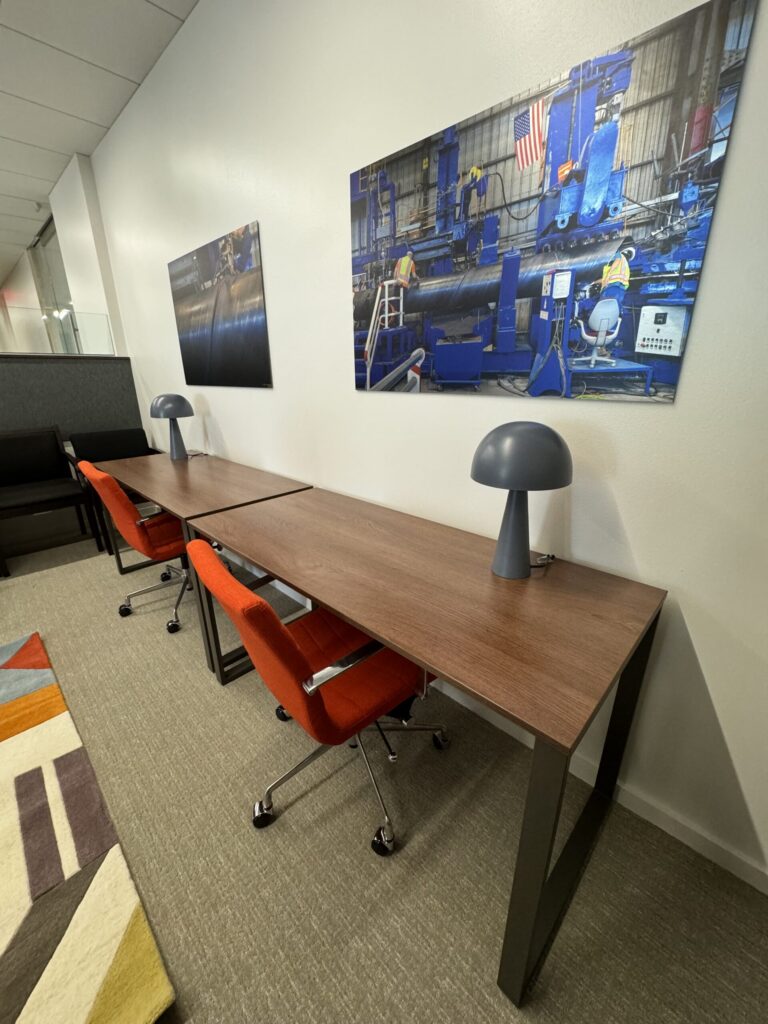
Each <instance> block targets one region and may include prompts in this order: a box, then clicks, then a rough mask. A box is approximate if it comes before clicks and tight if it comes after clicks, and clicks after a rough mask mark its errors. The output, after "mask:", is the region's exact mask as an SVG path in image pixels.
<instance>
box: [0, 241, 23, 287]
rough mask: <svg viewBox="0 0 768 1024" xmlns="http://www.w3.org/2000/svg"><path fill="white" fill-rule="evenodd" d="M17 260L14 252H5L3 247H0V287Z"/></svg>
mask: <svg viewBox="0 0 768 1024" xmlns="http://www.w3.org/2000/svg"><path fill="white" fill-rule="evenodd" d="M18 262H19V257H18V255H17V254H16V253H13V254H7V253H6V252H5V250H4V249H0V287H2V282H4V281H5V279H6V278H7V277H8V275H9V274H10V272H11V271H12V270H13V268H14V267H15V266H16V264H17V263H18Z"/></svg>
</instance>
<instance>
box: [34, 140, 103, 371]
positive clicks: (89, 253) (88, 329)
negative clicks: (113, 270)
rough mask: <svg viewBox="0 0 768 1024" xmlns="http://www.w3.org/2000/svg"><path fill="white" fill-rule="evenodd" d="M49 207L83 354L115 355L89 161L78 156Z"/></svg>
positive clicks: (52, 196)
mask: <svg viewBox="0 0 768 1024" xmlns="http://www.w3.org/2000/svg"><path fill="white" fill-rule="evenodd" d="M49 202H50V204H51V213H52V214H53V220H54V223H55V224H56V234H57V237H58V240H59V246H60V248H61V258H62V260H63V261H64V270H65V271H66V274H67V284H68V285H69V294H70V296H71V298H72V305H73V306H74V309H75V314H76V316H77V324H78V330H79V335H80V348H81V350H82V351H83V352H84V353H101V354H109V355H111V354H112V353H113V352H114V346H113V344H112V331H111V329H110V320H109V311H110V310H109V305H108V302H107V288H108V284H109V276H110V272H109V269H108V260H105V258H104V252H105V247H104V246H103V243H101V239H100V238H99V235H100V233H101V234H103V232H100V216H101V215H100V212H99V211H98V199H97V197H96V191H95V185H94V183H93V173H92V171H91V162H90V160H89V159H88V157H87V156H82V155H81V154H79V153H76V154H75V155H74V156H73V157H72V159H71V160H70V162H69V164H68V165H67V167H66V168H65V170H64V173H63V174H62V176H61V177H60V178H59V180H58V181H57V182H56V184H55V185H54V187H53V190H52V191H51V194H50V196H49ZM94 222H96V223H94ZM100 245H101V246H102V248H101V250H100Z"/></svg>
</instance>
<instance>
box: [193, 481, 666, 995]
mask: <svg viewBox="0 0 768 1024" xmlns="http://www.w3.org/2000/svg"><path fill="white" fill-rule="evenodd" d="M191 525H192V532H193V533H195V534H197V535H201V536H203V537H207V538H208V539H210V540H216V541H219V542H220V543H221V544H223V545H224V546H225V547H226V548H229V549H230V550H231V551H234V552H236V553H237V554H239V555H240V556H242V557H243V558H244V559H246V560H247V561H250V562H253V563H254V564H256V565H258V566H260V567H261V568H262V569H265V570H266V571H267V572H269V573H270V574H272V575H273V576H275V577H276V578H278V579H280V580H283V581H284V582H285V583H287V584H289V585H290V586H291V587H293V588H294V589H296V590H298V591H299V592H301V593H303V594H306V595H307V596H308V597H310V598H312V599H313V600H314V601H316V602H318V603H319V604H321V605H323V606H325V607H327V608H329V609H331V610H332V611H334V612H335V613H336V614H337V615H340V616H341V617H342V618H344V619H346V620H347V621H349V622H352V623H354V624H355V625H356V626H359V627H360V628H361V629H362V630H364V631H365V632H367V633H369V634H370V635H371V636H373V637H375V638H376V639H378V640H380V641H381V642H382V643H384V644H386V645H387V646H388V647H392V648H393V649H394V650H397V651H399V652H400V653H401V654H403V655H405V656H406V657H407V658H410V659H411V660H412V661H414V662H417V663H418V664H420V665H423V666H424V667H425V668H428V669H429V670H431V671H432V672H434V673H435V674H436V675H438V676H440V677H441V678H443V679H446V680H448V681H450V682H451V683H453V684H454V685H456V686H458V687H460V688H461V689H462V690H465V691H466V692H467V693H470V694H471V695H472V696H474V697H476V698H478V699H479V700H482V701H483V702H484V703H486V704H488V705H489V706H490V707H492V708H493V709H494V710H495V711H497V712H499V714H501V715H504V716H505V717H507V718H509V719H511V720H512V721H514V722H516V723H517V724H518V725H520V726H522V727H523V728H525V729H527V730H529V731H530V732H532V733H533V734H534V735H535V737H536V741H535V745H534V755H533V766H532V770H531V779H530V783H529V789H528V796H527V799H526V808H525V814H524V820H523V827H522V832H521V838H520V848H519V851H518V859H517V865H516V869H515V877H514V882H513V887H512V895H511V899H510V909H509V915H508V918H507V928H506V935H505V940H504V948H503V952H502V958H501V965H500V970H499V985H500V986H501V988H502V989H503V990H504V992H505V993H506V994H507V995H508V996H509V997H510V998H511V999H512V1000H513V1001H514V1002H515V1003H517V1004H518V1005H519V1004H520V1003H521V1001H522V1000H523V997H524V995H525V992H526V990H527V988H528V986H529V985H530V984H532V982H533V980H534V979H535V976H536V974H537V973H538V969H539V967H540V965H541V963H542V962H543V959H544V957H545V955H546V952H547V951H548V949H549V945H550V944H551V942H552V940H553V938H554V936H555V933H556V930H557V927H558V925H559V922H560V920H561V919H562V916H563V914H564V913H565V910H566V909H567V906H568V903H569V902H570V898H571V896H572V894H573V892H574V891H575V888H576V885H577V884H578V880H579V877H580V875H581V872H582V871H583V869H584V867H585V865H586V863H587V861H588V859H589V855H590V853H591V849H592V846H593V844H594V842H595V840H596V838H597V835H598V833H599V829H600V826H601V824H602V822H603V820H604V818H605V814H606V813H607V811H608V809H609V807H610V805H611V802H612V798H613V793H614V788H615V784H616V780H617V777H618V771H619V767H620V764H621V758H622V755H623V752H624V748H625V745H626V740H627V737H628V734H629V729H630V726H631V723H632V717H633V714H634V709H635V704H636V701H637V697H638V694H639V690H640V685H641V683H642V678H643V673H644V670H645V665H646V662H647V659H648V654H649V651H650V647H651V643H652V639H653V633H654V630H655V627H656V622H657V619H658V615H659V611H660V609H661V605H662V603H663V601H664V598H665V596H666V594H665V591H663V590H658V589H656V588H654V587H648V586H645V585H643V584H641V583H634V582H632V581H630V580H626V579H622V578H621V577H619V576H612V575H610V574H608V573H604V572H599V571H597V570H595V569H588V568H586V567H585V566H580V565H576V564H574V563H572V562H566V561H559V560H556V561H555V562H553V563H552V564H550V565H549V566H547V567H546V568H543V569H534V570H533V571H532V575H531V577H530V579H527V580H504V579H501V578H499V577H497V576H494V575H493V573H492V572H491V568H490V566H491V560H492V557H493V550H494V541H493V540H489V539H488V538H485V537H478V536H476V535H475V534H471V533H466V532H464V531H462V530H455V529H452V528H451V527H448V526H442V525H440V524H438V523H432V522H429V521H428V520H425V519H418V518H416V517H414V516H409V515H405V514H403V513H401V512H395V511H393V510H391V509H386V508H382V507H380V506H377V505H372V504H369V503H367V502H363V501H357V500H355V499H353V498H347V497H344V496H343V495H340V494H335V493H332V492H329V491H323V490H318V489H313V490H307V491H302V492H301V493H296V494H290V495H287V496H285V497H283V498H281V500H280V501H279V502H267V503H264V504H261V505H247V506H244V507H242V508H237V509H232V510H230V511H228V512H222V513H218V514H215V515H210V516H205V517H203V518H201V519H196V520H195V521H194V522H193V523H192V524H191ZM212 618H213V616H209V621H210V620H211V619H212ZM214 628H215V622H214ZM216 642H217V641H216ZM223 657H224V658H225V659H226V658H229V659H230V660H229V665H230V666H233V659H232V655H229V656H228V655H224V656H223ZM247 665H248V663H247V662H246V663H244V666H245V667H246V668H247ZM233 667H234V666H233ZM240 668H241V670H242V668H243V666H240ZM617 682H618V684H619V685H618V688H617V693H616V700H615V703H614V708H613V712H612V717H611V722H610V726H609V730H608V734H607V736H606V740H605V746H604V751H603V756H602V760H601V763H600V769H599V772H598V777H597V782H596V784H595V788H594V790H593V793H592V795H591V797H590V799H589V801H588V803H587V805H586V807H585V809H584V812H583V813H582V816H581V818H580V819H579V822H578V824H577V826H576V828H575V829H574V832H573V834H572V836H571V838H570V839H569V840H568V842H567V843H566V846H565V848H564V850H563V853H562V854H561V855H560V858H559V859H558V861H557V863H556V864H555V865H554V867H553V869H552V872H551V874H549V866H550V861H551V856H552V847H553V843H554V839H555V833H556V830H557V823H558V820H559V816H560V804H561V799H562V794H563V789H564V786H565V781H566V777H567V774H568V765H569V762H570V758H571V755H572V753H573V751H574V749H575V747H576V746H577V744H578V742H579V740H580V739H581V737H582V736H583V735H584V732H585V730H586V729H587V727H588V725H589V723H590V722H591V721H592V719H593V718H594V716H595V714H596V713H597V711H598V709H599V708H600V706H601V705H602V704H603V702H604V700H605V699H606V697H607V696H608V694H609V693H610V691H611V689H612V688H613V686H614V684H615V683H617Z"/></svg>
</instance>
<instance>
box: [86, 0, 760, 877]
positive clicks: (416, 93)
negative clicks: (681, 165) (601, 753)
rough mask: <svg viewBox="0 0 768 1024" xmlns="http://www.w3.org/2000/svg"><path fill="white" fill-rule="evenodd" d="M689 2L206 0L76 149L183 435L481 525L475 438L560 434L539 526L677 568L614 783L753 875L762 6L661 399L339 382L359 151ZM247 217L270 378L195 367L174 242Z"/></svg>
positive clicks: (491, 529) (572, 544) (638, 561)
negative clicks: (677, 369) (700, 266)
mask: <svg viewBox="0 0 768 1024" xmlns="http://www.w3.org/2000/svg"><path fill="white" fill-rule="evenodd" d="M692 6H694V4H693V3H691V2H690V0H646V2H645V3H643V4H636V5H622V6H617V5H616V4H615V3H614V2H612V0H569V2H568V3H564V2H563V0H540V2H539V3H536V4H531V3H523V2H522V0H482V2H480V3H476V4H472V5H469V6H468V5H467V4H466V3H464V2H460V0H422V2H420V3H417V4H411V5H410V6H409V7H408V10H407V14H406V15H405V16H404V18H403V19H401V21H400V27H399V30H398V32H397V35H396V37H390V36H388V35H387V26H388V25H389V24H390V22H389V21H387V19H386V18H385V15H384V9H383V8H382V6H381V4H380V3H378V2H376V3H374V2H372V0H333V2H331V0H326V2H323V3H317V2H314V0H290V2H283V3H279V4H278V3H268V2H266V0H261V2H253V0H218V2H213V0H201V2H200V3H199V4H198V6H197V8H196V9H195V10H194V11H193V13H192V15H191V17H190V18H189V20H188V21H187V22H186V24H185V25H184V26H183V27H182V28H181V30H180V31H179V33H178V35H177V36H176V38H175V39H174V40H173V42H172V43H171V45H170V47H169V48H168V50H167V51H166V52H165V54H164V55H163V57H162V58H161V59H160V61H159V62H158V64H157V65H156V67H155V68H154V69H153V71H152V72H151V73H150V75H149V77H148V78H147V79H146V81H145V82H144V84H143V85H142V86H141V88H140V89H139V90H138V92H137V93H136V95H135V96H134V98H133V99H132V100H131V102H130V103H129V104H128V106H127V108H126V109H125V110H124V112H123V113H122V115H121V116H120V118H119V120H118V121H117V123H116V125H115V126H114V127H113V128H112V130H111V131H110V132H109V133H108V135H107V136H106V138H105V140H104V141H103V142H102V143H101V145H100V146H99V148H98V149H97V151H96V153H95V155H94V157H93V167H94V172H95V177H96V183H97V186H98V193H99V199H100V203H101V209H102V213H103V217H104V224H105V228H106V234H107V239H108V244H109V249H110V253H111V257H112V267H113V271H114V275H115V282H116V286H117V292H118V296H119V301H120V306H121V310H122V314H123V324H124V328H125V333H126V338H127V344H128V351H129V354H130V355H131V357H132V360H133V366H134V373H135V375H136V379H137V385H138V392H139V400H140V404H141V406H142V408H143V409H144V410H145V415H146V409H147V407H148V405H149V402H150V400H151V398H152V397H153V396H154V395H155V394H157V393H159V392H163V391H179V392H182V393H185V394H187V395H188V396H189V397H190V398H191V400H192V401H193V403H194V405H195V408H196V410H197V417H196V419H195V420H188V421H185V423H184V430H185V433H186V435H187V438H188V441H189V442H190V443H191V445H194V446H200V447H205V448H207V449H208V450H209V451H214V452H216V453H218V454H221V455H224V456H227V457H230V458H233V459H237V460H241V461H243V462H247V463H250V464H253V465H257V466H261V467H264V468H268V469H272V470H277V471H280V472H284V473H287V474H290V475H292V476H296V477H299V478H304V479H306V480H309V481H311V482H314V483H315V484H318V485H322V486H325V487H330V488H335V489H337V490H340V491H344V492H347V493H350V494H355V495H359V496H362V497H364V498H368V499H371V500H373V501H378V502H382V503H384V504H387V505H391V506H394V507H395V508H400V509H405V510H407V511H409V512H413V513H416V514H418V515H423V516H426V517H430V518H433V519H437V520H440V521H443V522H446V523H450V524H452V525H456V526H460V527H464V528H468V529H471V530H475V531H477V532H480V533H484V534H487V535H495V533H496V530H497V527H498V523H499V519H500V516H501V512H502V504H503V500H504V496H503V494H501V493H500V492H497V491H494V490H492V489H489V488H484V487H480V486H478V485H476V484H474V483H472V481H471V480H470V478H469V466H470V462H471V458H472V454H473V452H474V449H475V446H476V444H477V442H478V441H479V439H480V438H481V437H482V436H483V434H484V433H485V432H486V431H487V430H489V429H490V428H491V427H493V426H495V425H496V424H498V423H500V422H503V421H505V420H508V419H515V418H522V417H524V418H529V417H530V418H536V419H539V420H541V421H543V422H546V423H549V424H550V425H551V426H553V427H555V428H556V429H557V430H558V431H560V432H561V433H562V434H563V436H564V437H565V438H566V439H567V441H568V443H569V445H570V446H571V449H572V452H573V456H574V464H575V474H574V483H573V486H572V487H571V488H569V489H568V490H566V491H562V492H557V493H554V494H551V495H542V496H532V501H531V504H532V509H531V521H532V536H533V538H534V541H535V543H536V544H537V546H539V547H540V548H541V549H544V550H550V551H555V552H557V553H558V554H560V555H564V556H568V557H571V558H574V559H576V560H579V561H582V562H586V563H589V564H591V565H594V566H598V567H601V568H604V569H608V570H610V571H613V572H617V573H623V574H626V575H628V576H631V577H634V578H637V579H640V580H643V581H645V582H648V583H652V584H655V585H658V586H661V587H666V588H668V589H669V591H670V597H669V600H668V603H667V605H666V608H665V612H664V616H663V623H662V626H661V629H660V633H659V635H658V639H657V643H656V647H655V652H654V656H653V660H652V664H651V667H650V672H649V676H648V678H647V683H646V686H645V690H644V696H643V699H642V706H641V709H640V714H639V721H638V726H637V728H636V730H635V733H634V737H633V740H632V742H631V747H630V749H629V751H628V756H627V759H626V762H625V771H624V776H623V793H622V799H623V800H624V801H625V802H627V803H628V804H630V805H631V806H633V807H635V808H636V809H638V810H639V811H640V813H643V814H646V815H647V816H648V817H651V818H652V819H653V820H656V821H658V822H659V823H660V824H662V825H663V826H664V827H666V828H668V829H669V830H671V831H674V832H675V833H676V834H679V835H681V836H682V837H683V838H685V839H686V840H687V841H689V842H691V843H692V844H694V845H697V846H698V848H700V849H703V850H704V851H705V852H708V853H709V854H710V855H712V856H713V857H714V858H716V859H718V860H720V862H721V863H725V864H726V865H730V866H731V867H732V868H733V869H734V870H736V871H737V872H738V873H740V874H741V875H742V876H744V877H747V878H749V879H751V880H752V881H753V882H754V883H755V884H758V885H761V886H763V887H764V888H768V874H766V854H767V853H768V800H767V799H766V793H768V759H767V758H766V725H767V723H768V684H767V682H766V679H767V673H766V668H767V667H768V666H767V664H766V662H767V661H768V652H767V650H766V636H768V630H766V629H765V617H766V616H765V611H766V597H765V583H764V581H765V580H766V578H768V565H767V564H766V562H767V561H768V557H767V556H768V546H767V545H766V541H765V522H766V508H768V483H767V480H766V470H765V465H766V460H765V455H764V450H763V449H764V444H765V437H766V426H767V424H766V412H765V409H766V401H765V381H766V379H768V375H767V373H766V371H768V346H767V345H766V344H765V340H764V338H763V333H764V332H763V328H762V323H761V321H760V319H759V313H758V310H759V305H756V304H755V302H754V297H755V296H759V295H761V294H762V293H763V291H764V282H763V261H762V260H761V259H758V258H756V257H757V254H758V246H759V245H760V238H761V228H762V234H764V230H765V216H764V211H765V203H764V199H763V198H762V196H763V177H764V168H765V166H766V165H767V164H768V143H767V141H766V133H765V131H764V130H763V129H762V128H761V126H762V125H763V116H764V111H763V110H762V105H763V100H762V94H763V93H764V91H765V89H766V86H768V72H766V70H765V69H766V67H768V19H767V18H766V17H765V16H764V14H763V16H762V17H759V18H758V25H757V29H756V38H754V40H753V44H752V53H751V55H750V61H749V67H748V71H747V76H746V82H745V85H744V88H743V91H742V97H741V101H740V111H739V115H738V118H737V125H736V130H735V134H734V136H733V140H732V143H731V147H730V153H729V160H728V164H729V166H728V169H727V171H726V175H725V183H724V187H723V189H722V193H721V196H720V198H719V201H718V210H717V215H716V217H715V224H714V229H713V232H712V238H711V251H710V252H709V253H708V256H707V266H706V269H705V272H704V277H703V282H702V289H701V294H700V297H699V299H698V302H697V309H696V315H695V317H694V319H693V329H692V332H691V336H690V342H689V348H688V354H687V356H686V362H685V367H684V370H683V374H682V380H681V384H680V389H679V393H678V398H677V401H676V402H675V404H674V405H673V406H670V407H664V406H661V405H633V404H628V403H608V402H599V401H596V402H565V401H559V400H554V399H552V400H549V399H541V400H538V401H537V402H536V404H535V405H527V404H525V403H526V401H527V400H526V399H508V400H505V399H502V398H498V399H496V398H490V397H489V398H482V399H481V398H477V397H472V396H461V395H452V396H449V395H441V396H438V395H435V396H422V397H419V398H414V397H410V396H404V395H399V394H376V395H366V394H361V393H357V392H355V390H354V377H353V363H352V354H351V348H352V334H351V332H352V320H351V297H350V269H349V255H350V254H349V244H350V241H349V178H348V176H349V173H350V171H352V170H354V169H356V168H358V167H360V166H361V165H363V164H365V163H367V162H370V161H372V160H375V159H376V158H379V157H383V156H385V155H386V154H388V153H392V152H394V151H396V150H398V149H400V148H401V147H403V146H405V145H407V144H409V143H411V142H413V141H415V140H418V139H420V138H423V137H424V136H426V135H429V134H431V133H433V132H435V131H438V130H440V129H442V128H443V127H444V126H445V125H448V124H451V123H454V122H455V121H457V120H460V119H461V118H464V117H467V116H469V115H470V114H473V113H475V112H477V111H479V110H482V109H483V108H485V107H488V106H490V105H491V104H493V103H496V102H499V101H501V100H503V99H505V98H507V97H509V96H511V95H514V94H515V93H517V92H520V91H522V90H524V89H526V88H528V87H530V86H531V84H534V83H538V82H541V81H542V80H545V79H547V78H548V77H549V76H550V75H553V74H555V73H558V72H559V71H561V70H562V69H563V68H567V67H570V66H571V65H573V64H575V63H576V62H578V61H580V60H583V59H586V58H589V57H591V56H594V55H595V54H599V53H601V52H603V51H604V50H606V49H608V48H610V47H612V46H614V45H615V44H617V43H619V42H620V41H621V40H622V39H625V38H628V37H631V36H633V35H636V34H638V33H641V32H644V31H646V30H648V29H649V28H651V27H653V25H654V24H655V23H657V22H659V21H662V20H664V19H666V18H671V17H673V16H675V15H676V14H679V13H681V12H682V11H684V10H686V9H687V8H690V7H692ZM566 12H567V14H566ZM377 36H378V37H382V38H383V39H384V40H385V43H384V44H383V49H382V60H381V63H380V64H378V63H377V61H376V59H375V54H376V46H375V44H374V40H375V39H376V38H377ZM216 55H220V56H219V57H217V56H216ZM403 82H405V83H407V89H406V90H405V93H406V95H407V97H408V98H407V100H406V102H405V104H404V106H403V108H402V109H400V108H399V107H398V106H396V105H394V104H393V102H392V95H393V91H394V88H395V85H396V84H397V83H401V84H402V83H403ZM400 91H401V92H402V91H403V90H402V88H401V89H400ZM254 219H258V221H259V222H260V225H261V244H262V255H263V263H264V280H265V291H266V302H267V314H268V322H269V336H270V345H271V351H272V365H273V373H274V384H275V386H274V390H272V391H262V390H253V391H251V390H246V389H244V390H239V389H220V388H206V389H195V388H187V387H186V386H185V383H184V375H183V372H182V364H181V357H180V353H179V346H178V341H177V335H176V328H175V323H174V316H173V308H172V305H171V294H170V287H169V283H168V273H167V264H168V262H169V261H170V260H172V259H174V258H175V257H177V256H179V255H181V254H182V253H185V252H188V251H190V250H191V249H193V248H194V247H196V246H198V245H200V244H201V243H203V242H206V241H208V240H209V239H211V238H215V237H216V236H218V235H221V234H222V233H224V232H225V231H227V230H229V229H232V228H235V227H237V226H239V225H241V224H244V223H246V222H248V221H251V220H254ZM758 219H760V220H761V223H758ZM756 314H757V315H756ZM145 422H146V425H147V427H148V428H150V429H151V430H152V432H153V433H154V435H155V440H156V441H158V442H160V443H161V444H165V443H166V436H165V432H164V431H163V429H162V425H161V426H160V428H159V429H158V424H157V422H153V421H151V420H149V419H147V420H146V421H145ZM511 628H512V627H511ZM547 628H548V629H551V630H556V629H557V623H556V622H552V623H548V624H547ZM574 658H578V651H574ZM599 729H600V723H598V724H597V727H596V731H598V732H599ZM598 739H599V736H596V735H595V730H593V733H592V734H590V735H589V736H588V737H587V739H586V741H585V743H584V745H583V748H582V750H581V752H580V753H581V755H583V756H582V757H581V758H578V759H577V760H576V762H575V766H576V768H577V769H579V770H581V771H584V770H585V765H587V766H588V763H589V760H590V759H591V758H593V757H594V755H595V752H596V750H597V749H598V748H597V740H598ZM584 758H586V761H585V760H584Z"/></svg>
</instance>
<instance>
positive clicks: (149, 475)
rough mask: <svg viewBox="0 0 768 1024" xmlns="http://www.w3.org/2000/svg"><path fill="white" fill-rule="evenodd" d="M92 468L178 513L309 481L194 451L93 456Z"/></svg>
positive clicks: (216, 507)
mask: <svg viewBox="0 0 768 1024" xmlns="http://www.w3.org/2000/svg"><path fill="white" fill-rule="evenodd" d="M96 468H97V469H101V470H103V472H105V473H109V474H110V476H113V477H115V479H116V480H119V481H120V483H121V484H123V486H125V487H130V488H131V490H134V491H138V493H139V494H143V495H144V497H145V498H147V500H148V501H153V502H154V503H155V504H156V505H160V507H161V508H164V509H165V510H166V512H172V513H173V515H175V516H178V517H179V519H191V518H193V517H194V516H202V515H208V513H210V512H219V511H220V510H221V509H226V508H235V507H236V506H237V505H245V504H247V503H248V502H253V501H265V500H266V499H268V498H277V497H280V495H283V494H290V493H291V492H293V491H303V490H306V489H307V488H308V487H310V486H311V485H310V484H303V483H300V482H299V481H298V480H290V479H289V478H288V477H285V476H278V475H277V474H276V473H267V472H265V471H264V470H263V469H254V468H253V467H252V466H241V465H240V464H239V463H237V462H229V461H228V460H227V459H220V458H218V457H217V456H215V455H195V456H193V457H192V458H190V459H186V460H181V459H180V460H178V461H177V462H174V461H173V460H172V459H171V458H170V457H169V456H168V455H165V454H161V455H140V456H138V457H137V458H134V459H112V460H110V461H109V462H99V463H97V464H96Z"/></svg>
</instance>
